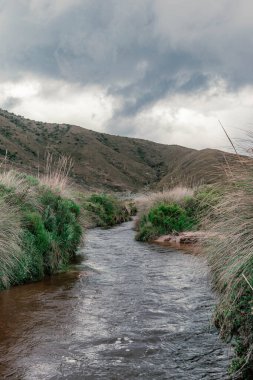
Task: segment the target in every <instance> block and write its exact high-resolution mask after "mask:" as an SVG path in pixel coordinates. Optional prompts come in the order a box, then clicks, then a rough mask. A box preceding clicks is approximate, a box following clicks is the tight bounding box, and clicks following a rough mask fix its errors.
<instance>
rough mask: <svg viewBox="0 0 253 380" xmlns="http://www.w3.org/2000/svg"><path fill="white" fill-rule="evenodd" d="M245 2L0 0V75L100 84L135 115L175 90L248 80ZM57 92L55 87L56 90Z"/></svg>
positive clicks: (125, 112)
mask: <svg viewBox="0 0 253 380" xmlns="http://www.w3.org/2000/svg"><path fill="white" fill-rule="evenodd" d="M252 10H253V6H252V3H251V1H249V0H241V1H240V2H238V1H236V0H230V1H228V0H220V1H219V2H217V3H216V2H213V1H211V0H205V1H203V0H178V1H174V0H168V1H165V0H156V1H153V0H138V1H136V0H135V1H134V0H128V1H125V2H122V1H119V0H107V1H104V0H82V1H81V0H72V1H70V0H54V1H49V0H8V1H3V0H2V1H0V46H1V49H0V59H1V63H2V65H1V69H0V78H2V80H3V79H4V80H8V79H9V80H12V79H15V78H22V77H23V76H26V75H35V76H39V77H41V78H47V79H50V78H51V79H54V80H55V79H56V80H57V79H61V80H64V81H66V82H68V83H75V84H78V85H80V86H86V85H100V86H102V87H103V88H105V89H106V91H107V92H108V94H111V95H113V96H116V97H118V98H119V99H121V101H122V102H121V104H122V106H121V108H120V109H118V110H117V112H116V114H115V117H119V115H121V116H122V117H126V116H128V117H129V116H131V115H136V114H137V113H138V112H139V111H141V110H142V109H143V108H145V107H147V106H149V105H152V104H153V103H155V102H157V101H158V100H159V99H162V98H164V97H166V96H167V95H168V94H173V93H189V94H191V93H194V92H195V91H198V90H203V89H207V88H208V86H209V85H210V83H212V81H215V80H217V78H218V79H224V80H225V81H226V83H227V85H228V87H230V88H231V89H234V90H236V89H238V88H240V87H241V86H245V85H247V84H252V82H253V65H252V61H253V40H252V38H251V36H252V33H253V23H252V21H251V17H250V14H251V11H252ZM56 91H57V90H56Z"/></svg>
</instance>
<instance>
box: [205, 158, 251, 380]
mask: <svg viewBox="0 0 253 380" xmlns="http://www.w3.org/2000/svg"><path fill="white" fill-rule="evenodd" d="M239 166H240V170H238V167H236V168H235V167H230V170H228V171H227V173H228V184H227V186H226V193H225V195H224V196H223V197H222V198H221V200H220V202H219V203H218V204H217V205H216V207H215V208H213V210H212V217H211V220H210V221H209V224H208V227H209V229H210V231H211V232H212V233H213V234H214V235H215V236H216V237H213V238H212V239H210V241H209V242H208V244H207V255H208V261H209V264H210V267H211V270H212V273H213V282H214V286H215V288H216V290H217V291H218V292H219V294H220V302H219V305H218V306H217V310H216V312H215V316H214V319H215V323H216V324H217V325H218V326H219V328H220V330H221V335H222V336H223V337H224V338H226V339H231V337H233V339H234V345H235V352H236V355H237V357H236V358H235V359H234V361H233V363H232V366H231V371H232V372H235V374H234V376H235V378H237V377H236V376H237V375H238V378H241V376H242V378H244V379H251V378H252V377H251V376H252V370H253V364H252V363H253V309H252V308H253V235H252V231H253V163H252V162H251V161H249V160H248V159H247V160H242V158H239Z"/></svg>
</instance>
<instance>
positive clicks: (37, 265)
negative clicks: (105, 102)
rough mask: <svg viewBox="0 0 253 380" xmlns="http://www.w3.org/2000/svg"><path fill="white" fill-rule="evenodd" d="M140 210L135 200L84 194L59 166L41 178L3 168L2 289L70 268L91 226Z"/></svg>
mask: <svg viewBox="0 0 253 380" xmlns="http://www.w3.org/2000/svg"><path fill="white" fill-rule="evenodd" d="M133 213H134V207H133V206H132V204H131V202H128V203H123V202H120V201H118V200H117V199H116V198H114V197H113V196H111V195H107V194H88V195H86V194H83V193H80V191H79V192H77V191H76V190H75V189H72V188H71V187H70V186H68V184H67V179H66V177H65V174H63V175H61V173H59V170H58V171H57V168H56V172H55V173H54V174H53V173H52V171H50V174H49V175H46V176H44V177H41V178H35V177H33V176H30V175H27V174H24V173H18V172H15V171H12V170H11V171H3V172H1V173H0V290H1V289H5V288H9V287H11V286H13V285H19V284H24V283H27V282H34V281H39V280H41V279H42V278H44V277H45V276H48V275H53V274H55V273H58V272H64V271H67V270H68V267H69V264H70V263H71V261H72V259H73V257H74V256H75V254H76V251H77V249H78V247H79V245H80V243H81V242H82V237H83V235H84V231H85V229H86V228H88V227H94V226H101V227H111V226H113V225H116V224H118V223H121V222H124V221H127V220H129V219H130V218H131V216H132V214H133Z"/></svg>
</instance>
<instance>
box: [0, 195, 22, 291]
mask: <svg viewBox="0 0 253 380" xmlns="http://www.w3.org/2000/svg"><path fill="white" fill-rule="evenodd" d="M21 233H22V228H21V217H20V213H19V210H18V209H17V208H16V207H15V206H13V205H10V204H8V203H7V202H6V201H5V200H4V199H3V198H0V278H1V282H2V285H3V286H4V287H7V286H8V285H9V283H10V281H11V273H12V268H13V266H15V264H16V263H17V261H19V260H20V258H21V255H22V249H21ZM0 286H1V283H0Z"/></svg>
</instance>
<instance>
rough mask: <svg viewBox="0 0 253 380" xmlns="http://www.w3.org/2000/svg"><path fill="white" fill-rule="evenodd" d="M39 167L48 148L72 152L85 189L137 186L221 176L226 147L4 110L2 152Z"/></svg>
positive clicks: (28, 167)
mask: <svg viewBox="0 0 253 380" xmlns="http://www.w3.org/2000/svg"><path fill="white" fill-rule="evenodd" d="M6 151H7V152H8V153H7V155H8V162H9V163H11V164H12V165H13V166H14V167H15V168H19V169H22V170H24V171H27V172H31V173H37V172H38V170H39V171H41V170H42V168H43V167H44V159H45V153H46V152H47V151H50V152H52V153H54V154H55V155H56V156H57V155H61V154H65V155H69V156H71V157H72V158H73V161H74V168H73V171H72V177H73V180H74V181H75V182H77V183H79V184H80V185H82V186H84V187H85V188H87V189H99V188H103V189H108V190H118V191H126V190H131V191H138V190H140V189H143V188H145V187H146V188H150V187H158V188H163V187H170V186H172V185H173V184H176V183H186V184H195V183H196V182H197V183H200V182H204V183H206V182H207V183H210V182H215V181H217V180H219V179H220V178H221V177H222V175H223V173H222V172H221V164H224V163H225V158H224V157H227V159H228V158H229V157H232V155H230V154H228V153H223V152H220V151H217V150H212V149H205V150H200V151H198V150H194V149H189V148H184V147H181V146H177V145H163V144H157V143H154V142H151V141H146V140H141V139H134V138H127V137H120V136H112V135H109V134H105V133H99V132H94V131H91V130H88V129H84V128H81V127H77V126H72V125H68V124H61V125H59V124H49V123H42V122H36V121H32V120H29V119H25V118H23V117H21V116H16V115H14V114H12V113H9V112H7V111H3V110H0V155H1V156H2V158H3V157H4V156H5V155H6Z"/></svg>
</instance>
